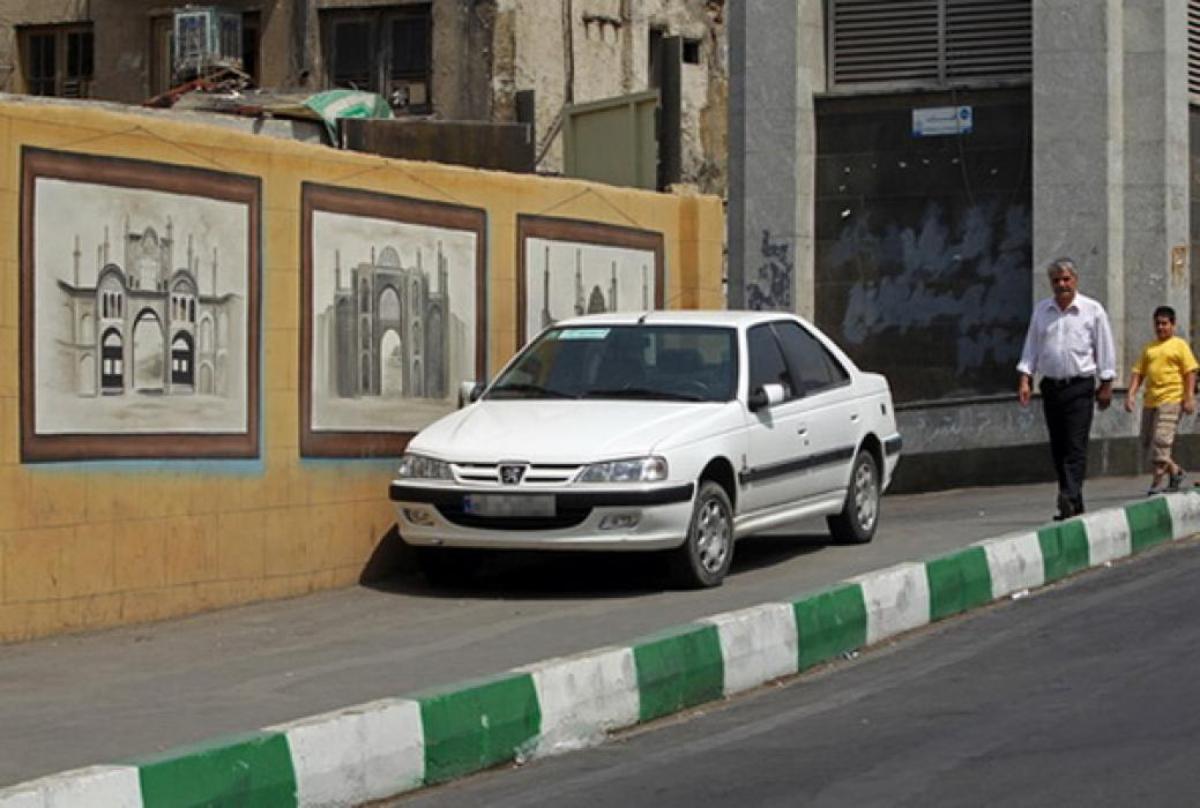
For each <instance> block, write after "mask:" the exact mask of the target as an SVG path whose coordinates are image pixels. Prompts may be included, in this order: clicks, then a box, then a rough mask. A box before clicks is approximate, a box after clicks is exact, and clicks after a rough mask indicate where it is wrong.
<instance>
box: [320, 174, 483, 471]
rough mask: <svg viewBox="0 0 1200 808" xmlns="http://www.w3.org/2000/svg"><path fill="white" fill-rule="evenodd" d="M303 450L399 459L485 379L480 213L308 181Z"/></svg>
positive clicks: (333, 454)
mask: <svg viewBox="0 0 1200 808" xmlns="http://www.w3.org/2000/svg"><path fill="white" fill-rule="evenodd" d="M302 197H303V199H302V203H301V207H302V211H301V231H302V232H301V265H302V273H301V287H302V288H301V312H302V316H301V319H300V330H301V338H300V342H301V347H300V451H301V454H302V455H304V456H307V457H379V456H384V457H386V456H395V455H399V454H400V453H401V452H402V451H403V450H404V447H405V445H407V443H408V440H409V438H411V437H412V435H413V434H415V433H416V432H417V430H419V429H421V428H422V427H424V426H426V425H427V424H429V423H432V422H433V421H434V420H436V419H437V418H439V417H440V416H442V415H444V414H446V413H448V412H450V411H451V410H453V409H454V408H455V407H456V406H457V402H458V386H459V382H461V381H465V380H469V379H482V378H483V374H484V371H485V368H484V361H485V355H486V353H485V344H486V342H485V340H486V335H487V327H486V323H485V314H484V305H483V298H484V292H483V290H484V256H485V255H486V249H485V247H486V241H485V239H486V236H485V226H486V214H485V213H484V211H483V210H480V209H476V208H468V207H463V206H458V205H447V204H442V203H438V202H429V201H424V200H416V199H408V198H404V197H398V196H389V195H385V194H378V193H371V192H367V191H357V190H351V189H345V188H335V187H331V186H323V185H316V184H312V183H305V184H304V187H303V192H302Z"/></svg>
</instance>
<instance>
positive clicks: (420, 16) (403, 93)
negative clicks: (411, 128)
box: [321, 5, 433, 112]
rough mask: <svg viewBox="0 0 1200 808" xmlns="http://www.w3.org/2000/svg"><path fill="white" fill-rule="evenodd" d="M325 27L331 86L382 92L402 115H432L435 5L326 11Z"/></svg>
mask: <svg viewBox="0 0 1200 808" xmlns="http://www.w3.org/2000/svg"><path fill="white" fill-rule="evenodd" d="M321 27H322V31H323V33H324V37H325V74H326V80H327V81H328V83H329V85H330V86H331V87H346V88H349V89H354V90H369V91H371V92H375V93H379V94H380V95H382V96H384V97H385V98H387V100H388V103H390V104H391V105H392V107H393V109H397V110H404V111H408V112H429V111H431V109H432V98H431V89H430V74H431V73H432V70H431V67H430V55H431V51H432V48H431V44H430V43H431V42H432V39H433V36H432V34H433V16H432V13H431V11H430V6H428V5H416V6H403V7H389V8H386V9H379V10H355V11H325V12H322V14H321Z"/></svg>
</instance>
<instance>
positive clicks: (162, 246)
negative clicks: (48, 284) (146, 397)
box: [57, 217, 243, 397]
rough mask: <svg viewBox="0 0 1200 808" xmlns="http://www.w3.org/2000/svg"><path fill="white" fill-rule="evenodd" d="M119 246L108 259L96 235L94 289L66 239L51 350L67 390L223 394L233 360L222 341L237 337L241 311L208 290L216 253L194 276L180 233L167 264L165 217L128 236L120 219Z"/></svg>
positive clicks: (231, 297)
mask: <svg viewBox="0 0 1200 808" xmlns="http://www.w3.org/2000/svg"><path fill="white" fill-rule="evenodd" d="M121 242H122V244H121V247H122V253H121V255H120V256H116V255H113V251H112V245H111V243H110V239H109V229H108V228H107V227H105V228H104V240H103V242H102V243H100V244H99V245H97V247H96V257H95V260H96V272H95V283H94V284H88V283H84V282H82V281H81V269H82V268H81V264H82V262H83V253H82V251H81V246H80V236H79V235H78V234H76V235H75V245H74V251H73V252H72V257H73V264H74V266H73V272H72V275H71V277H70V279H64V278H62V277H59V279H58V283H57V286H58V290H59V292H60V294H61V296H62V300H63V315H64V317H63V321H62V322H60V323H58V328H59V329H60V336H59V339H58V340H57V348H58V351H59V353H60V354H64V356H63V357H62V358H63V359H65V360H66V361H67V363H69V367H70V368H71V369H72V370H71V372H69V373H68V374H67V379H68V381H67V384H68V385H70V386H71V387H72V390H71V392H74V393H75V394H77V395H79V396H83V397H91V396H96V395H105V396H120V395H126V394H129V393H131V392H137V393H142V394H151V395H166V396H179V395H192V394H204V395H216V396H226V397H227V396H229V395H231V389H230V388H231V380H232V375H231V374H234V373H236V372H239V369H240V363H241V360H242V357H241V356H240V354H238V353H236V352H234V353H232V354H231V351H230V348H231V335H233V334H238V333H240V332H241V329H242V325H243V324H242V323H241V322H240V319H241V316H242V314H241V311H242V306H241V305H240V296H239V295H237V294H233V293H225V294H222V293H220V292H219V291H218V289H217V278H218V265H219V264H218V253H217V248H216V247H213V250H212V259H211V262H210V263H209V264H208V266H207V267H206V269H208V272H207V273H203V272H202V269H201V258H200V256H199V255H198V254H196V252H195V251H194V249H193V239H192V236H191V235H189V236H188V240H187V254H186V258H185V262H184V263H183V264H182V266H180V265H177V264H176V259H175V235H174V225H173V224H172V222H171V219H170V217H167V220H166V227H165V229H164V231H163V232H162V233H160V232H159V231H157V230H156V229H155V228H154V227H152V226H147V227H145V228H144V229H143V230H140V231H135V230H133V229H131V227H130V222H129V219H128V217H126V219H125V223H124V233H123V238H122V239H121ZM118 259H119V260H118ZM202 274H206V275H207V280H208V283H207V284H205V285H202Z"/></svg>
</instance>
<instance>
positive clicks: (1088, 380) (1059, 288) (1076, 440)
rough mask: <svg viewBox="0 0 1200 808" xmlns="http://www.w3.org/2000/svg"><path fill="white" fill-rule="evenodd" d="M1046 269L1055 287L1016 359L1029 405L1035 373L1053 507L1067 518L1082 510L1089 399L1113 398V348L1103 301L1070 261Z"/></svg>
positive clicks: (1021, 394)
mask: <svg viewBox="0 0 1200 808" xmlns="http://www.w3.org/2000/svg"><path fill="white" fill-rule="evenodd" d="M1047 271H1048V273H1049V275H1050V288H1051V289H1052V290H1053V292H1054V294H1053V296H1052V297H1048V298H1046V299H1045V300H1042V301H1040V302H1038V304H1037V305H1036V306H1034V307H1033V316H1032V317H1031V318H1030V321H1029V331H1028V332H1027V333H1026V335H1025V348H1024V350H1022V351H1021V361H1020V362H1019V363H1017V371H1018V372H1019V373H1020V374H1021V379H1020V382H1019V383H1018V385H1017V400H1018V401H1020V403H1021V406H1022V407H1025V406H1028V405H1029V400H1030V398H1031V397H1032V395H1033V391H1032V388H1033V377H1034V376H1035V375H1040V376H1041V377H1042V379H1041V382H1040V383H1039V384H1038V389H1039V390H1040V391H1041V393H1042V409H1043V412H1044V413H1045V416H1046V429H1047V431H1048V432H1049V433H1050V456H1051V458H1053V460H1054V471H1055V473H1056V474H1057V475H1058V514H1057V515H1056V516H1055V517H1054V518H1055V519H1068V518H1070V517H1072V516H1075V515H1077V514H1081V513H1083V510H1084V508H1083V480H1084V478H1085V477H1086V476H1087V446H1088V435H1089V433H1090V432H1091V429H1092V414H1093V412H1094V411H1093V408H1092V401H1093V399H1094V400H1095V404H1096V406H1097V407H1099V408H1100V409H1102V410H1103V409H1107V408H1108V405H1109V404H1111V403H1112V386H1113V379H1115V378H1116V377H1117V367H1116V351H1115V350H1114V348H1113V338H1112V326H1110V325H1109V322H1108V314H1107V313H1106V312H1105V311H1104V307H1103V306H1101V305H1100V303H1099V302H1097V301H1095V300H1093V299H1092V298H1090V297H1087V296H1085V295H1083V294H1080V293H1079V291H1078V286H1079V273H1078V271H1077V270H1076V269H1075V262H1074V261H1072V260H1071V259H1070V258H1059V259H1057V260H1055V261H1054V262H1053V263H1051V264H1050V267H1049V269H1048V270H1047ZM1097 381H1098V382H1099V384H1097Z"/></svg>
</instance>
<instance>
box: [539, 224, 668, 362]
mask: <svg viewBox="0 0 1200 808" xmlns="http://www.w3.org/2000/svg"><path fill="white" fill-rule="evenodd" d="M662 306H663V236H662V233H657V232H654V231H650V230H636V229H633V228H629V227H617V226H615V225H608V224H600V223H597V222H587V221H579V220H575V219H558V218H551V217H547V216H518V217H517V332H518V333H517V339H518V342H519V344H521V345H524V344H525V342H526V341H527V340H529V339H530V338H531V337H533V336H534V335H536V334H537V333H538V332H539V331H541V330H542V329H543V328H545V327H546V326H548V325H551V324H553V323H555V322H557V321H559V320H563V319H566V318H567V317H574V316H576V315H580V314H593V313H597V312H606V311H646V310H649V309H656V308H662Z"/></svg>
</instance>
